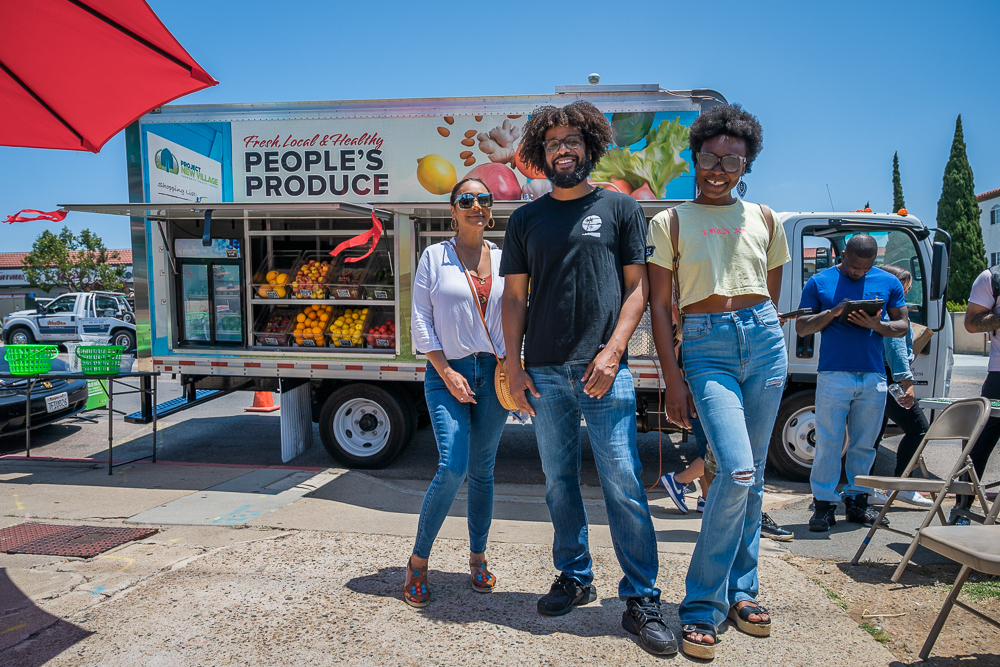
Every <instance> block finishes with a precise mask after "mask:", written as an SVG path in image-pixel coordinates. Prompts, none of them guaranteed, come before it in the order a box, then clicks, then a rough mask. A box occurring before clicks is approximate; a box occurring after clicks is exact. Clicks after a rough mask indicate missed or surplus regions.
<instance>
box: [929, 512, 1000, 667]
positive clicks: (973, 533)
mask: <svg viewBox="0 0 1000 667" xmlns="http://www.w3.org/2000/svg"><path fill="white" fill-rule="evenodd" d="M997 510H1000V502H998V501H993V508H992V509H991V510H990V512H989V514H987V515H986V519H985V522H984V525H982V526H932V527H930V528H924V529H922V530H921V531H920V544H922V545H923V546H925V547H927V548H928V549H930V550H931V551H935V552H937V553H939V554H941V555H942V556H947V557H948V558H950V559H951V560H953V561H955V562H956V563H961V565H962V569H961V570H960V571H959V573H958V576H957V577H956V578H955V585H954V586H952V587H951V592H950V593H948V597H947V598H945V601H944V605H943V606H942V607H941V612H940V613H939V614H938V617H937V620H936V621H934V626H933V627H932V628H931V631H930V633H929V634H928V635H927V640H926V641H925V642H924V647H923V648H922V649H920V659H921V660H927V656H929V655H930V653H931V649H932V648H934V642H936V641H937V638H938V635H939V634H941V629H942V628H943V627H944V624H945V621H947V620H948V614H950V613H951V608H952V607H953V606H954V605H956V604H957V605H958V606H959V607H961V608H962V609H964V610H966V611H967V612H969V613H970V614H974V615H976V616H978V617H979V618H981V619H983V620H984V621H986V622H987V623H990V624H991V625H994V626H995V627H997V628H1000V621H998V620H997V619H994V618H990V617H989V616H987V615H986V614H984V613H982V612H981V611H979V610H978V609H973V608H972V607H970V606H969V605H967V604H965V603H964V602H960V601H959V600H958V594H959V593H960V592H961V591H962V586H963V585H964V584H965V580H966V579H968V578H969V574H971V573H972V571H973V570H975V571H977V572H982V573H984V574H993V575H1000V526H998V525H996V518H997Z"/></svg>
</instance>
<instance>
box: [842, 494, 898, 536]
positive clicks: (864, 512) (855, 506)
mask: <svg viewBox="0 0 1000 667" xmlns="http://www.w3.org/2000/svg"><path fill="white" fill-rule="evenodd" d="M843 500H844V509H845V510H846V512H845V514H846V515H847V520H848V521H850V522H852V523H860V524H863V525H864V526H867V527H869V528H870V527H871V526H872V524H874V523H875V519H877V518H878V515H879V511H878V510H876V509H875V508H874V507H872V506H871V505H869V504H868V494H867V493H859V494H858V495H856V496H845V497H844V499H843ZM879 525H882V526H888V525H889V519H887V518H886V517H882V523H881V524H879Z"/></svg>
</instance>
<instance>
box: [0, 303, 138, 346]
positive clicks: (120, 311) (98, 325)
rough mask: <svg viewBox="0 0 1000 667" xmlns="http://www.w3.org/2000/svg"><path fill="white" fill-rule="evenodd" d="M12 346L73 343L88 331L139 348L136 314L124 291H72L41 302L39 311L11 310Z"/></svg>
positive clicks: (7, 328) (8, 331) (7, 331)
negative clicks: (136, 334) (137, 345)
mask: <svg viewBox="0 0 1000 667" xmlns="http://www.w3.org/2000/svg"><path fill="white" fill-rule="evenodd" d="M3 330H4V331H3V336H4V341H5V342H6V344H8V345H31V344H34V343H54V344H59V343H72V342H79V341H81V340H83V336H84V335H87V334H93V335H105V336H108V338H109V340H110V342H111V344H112V345H121V346H123V347H125V349H126V350H128V351H132V350H134V349H135V313H134V311H133V310H132V306H131V305H130V304H129V302H128V300H127V299H126V298H125V295H124V294H119V293H117V292H70V293H68V294H63V295H62V296H59V297H56V298H55V299H52V300H51V301H49V302H48V303H45V304H39V305H38V308H37V309H35V310H22V311H17V312H14V313H10V314H9V315H7V316H6V317H5V318H4V319H3Z"/></svg>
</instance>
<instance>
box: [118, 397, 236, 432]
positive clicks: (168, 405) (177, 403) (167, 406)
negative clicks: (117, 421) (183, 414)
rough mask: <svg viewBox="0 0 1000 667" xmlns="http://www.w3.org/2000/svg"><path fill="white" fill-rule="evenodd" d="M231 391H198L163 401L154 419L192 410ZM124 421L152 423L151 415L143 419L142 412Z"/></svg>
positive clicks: (133, 414) (134, 413)
mask: <svg viewBox="0 0 1000 667" xmlns="http://www.w3.org/2000/svg"><path fill="white" fill-rule="evenodd" d="M231 393H232V390H225V389H198V390H196V391H195V392H194V396H193V397H190V396H179V397H177V398H172V399H170V400H169V401H164V402H163V403H159V404H157V406H156V418H157V419H163V418H164V417H166V416H167V415H172V414H174V413H175V412H180V411H182V410H187V409H188V408H193V407H194V406H196V405H201V404H202V403H208V402H209V401H211V400H214V399H216V398H221V397H223V396H225V395H226V394H231ZM125 421H127V422H128V423H130V424H149V423H150V422H152V421H153V415H152V414H149V415H148V416H146V417H144V416H143V414H142V410H139V411H138V412H133V413H132V414H129V415H125Z"/></svg>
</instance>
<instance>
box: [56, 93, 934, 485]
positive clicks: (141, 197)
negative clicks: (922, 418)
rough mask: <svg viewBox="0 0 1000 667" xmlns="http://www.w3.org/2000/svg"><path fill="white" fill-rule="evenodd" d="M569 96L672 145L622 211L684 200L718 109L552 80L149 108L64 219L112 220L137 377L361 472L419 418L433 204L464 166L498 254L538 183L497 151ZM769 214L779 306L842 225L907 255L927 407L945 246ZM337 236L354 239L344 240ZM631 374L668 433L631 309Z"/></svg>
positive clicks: (439, 211)
mask: <svg viewBox="0 0 1000 667" xmlns="http://www.w3.org/2000/svg"><path fill="white" fill-rule="evenodd" d="M578 99H586V100H588V101H591V102H593V103H594V104H595V105H597V106H598V108H600V109H601V110H602V111H604V112H605V113H606V114H607V115H608V116H609V119H611V121H612V125H613V127H614V129H615V137H616V142H617V145H616V147H615V150H617V151H619V157H621V158H622V159H624V160H628V159H633V158H634V159H639V158H641V157H642V155H643V154H642V153H641V151H643V149H644V148H645V147H647V146H648V145H650V143H654V142H663V145H667V146H672V148H671V150H672V151H673V153H672V155H671V157H670V161H671V164H666V163H664V164H663V165H662V167H663V168H662V169H661V170H658V171H657V173H656V175H655V176H654V177H652V178H651V179H650V180H652V181H654V183H653V184H652V185H651V187H650V184H649V183H644V184H643V186H647V187H640V186H639V185H638V184H637V183H631V184H630V183H628V182H624V181H622V182H618V181H615V182H616V183H618V185H617V186H611V185H606V186H607V187H618V188H622V189H624V190H632V189H635V191H636V193H637V194H636V196H637V198H641V197H642V196H646V195H639V194H638V193H640V192H649V191H651V190H653V189H655V190H656V193H655V195H654V196H655V197H657V198H656V199H654V200H647V199H642V200H641V201H640V204H641V205H642V207H643V210H644V211H645V213H646V216H647V218H651V217H652V216H653V215H655V214H656V213H658V212H659V211H662V210H664V209H665V208H667V207H669V206H673V205H676V204H677V203H679V202H681V201H685V200H689V199H692V198H693V197H694V181H693V168H691V165H690V159H691V158H690V155H689V151H688V150H687V148H686V145H687V141H686V128H687V127H688V126H690V124H691V122H693V120H694V119H695V118H697V116H698V115H699V114H700V113H701V112H702V111H703V110H704V109H707V108H709V107H710V106H712V105H715V104H719V103H722V102H724V101H725V100H724V99H723V98H722V96H721V95H719V94H718V93H715V92H713V91H669V92H668V91H663V90H661V89H660V88H659V86H634V87H629V86H585V87H584V86H577V87H570V86H568V87H563V88H558V89H557V92H556V94H554V95H534V96H511V97H490V98H437V99H412V100H372V101H358V102H309V103H290V104H236V105H210V106H167V107H163V108H162V109H159V110H156V111H155V112H153V113H150V114H147V115H146V116H144V117H143V118H141V119H140V120H139V121H138V122H137V123H135V124H133V125H132V126H130V127H129V128H128V130H127V132H126V142H127V153H128V165H129V192H130V199H131V202H130V203H129V204H120V205H95V206H90V205H75V206H69V207H67V208H71V209H74V210H81V211H94V212H105V213H119V214H122V215H127V216H129V218H130V221H131V231H132V241H133V262H134V269H135V292H136V313H137V319H138V356H139V365H140V369H142V370H156V371H161V372H167V373H176V374H180V376H181V379H182V382H183V383H184V384H185V387H186V390H187V391H186V395H187V396H188V397H189V398H190V399H191V401H190V402H189V403H188V404H194V403H195V402H196V401H198V400H205V399H207V398H210V397H211V395H212V392H219V393H220V395H221V393H223V392H229V391H234V390H257V391H260V390H280V391H281V393H282V410H281V420H282V452H283V456H284V457H285V459H286V460H287V459H288V458H291V457H293V456H295V455H296V454H297V453H298V452H301V451H302V450H303V449H304V448H305V447H306V446H308V445H309V444H311V437H312V422H313V421H317V422H318V423H319V432H320V435H321V438H322V440H323V444H324V445H325V446H326V448H327V449H328V450H329V451H330V453H331V454H332V455H333V456H334V457H336V458H337V459H338V460H340V461H341V462H343V463H345V464H348V465H352V466H356V467H379V466H383V465H385V464H387V463H388V462H389V461H391V460H392V458H394V457H395V456H396V455H397V454H398V453H399V451H401V450H402V448H403V447H405V446H406V444H407V443H408V442H409V441H410V439H411V438H412V435H413V433H414V431H415V430H416V428H417V427H418V425H419V423H420V421H421V415H423V414H425V408H424V407H423V389H422V381H423V373H424V368H425V366H426V359H425V358H423V357H422V356H421V355H420V354H418V353H417V351H416V350H415V349H414V348H413V343H412V340H411V338H410V332H409V315H410V305H411V294H412V280H413V270H414V267H415V266H416V263H417V261H418V259H419V257H420V253H421V252H423V250H424V249H425V248H426V247H427V246H428V245H429V244H431V243H436V242H438V241H441V240H444V239H446V238H448V237H449V236H450V235H451V233H452V232H451V231H450V229H449V222H450V212H449V207H448V202H447V193H448V192H449V191H450V189H451V186H452V185H453V184H454V183H455V181H456V180H457V179H460V178H462V177H463V176H465V175H467V174H469V173H473V175H476V176H479V177H482V178H484V180H486V182H487V184H488V185H489V186H490V188H491V190H492V191H493V192H494V195H495V197H496V199H497V200H498V201H497V203H496V205H495V207H494V209H493V212H494V218H495V219H496V226H495V228H493V229H491V230H488V231H487V232H486V235H487V237H488V238H490V240H492V241H494V242H496V243H497V244H498V245H501V246H502V242H503V234H504V229H505V227H506V222H507V219H508V217H509V216H510V214H511V212H512V211H514V210H515V209H516V208H517V207H518V206H520V205H522V204H523V203H524V201H525V200H526V199H528V198H531V197H533V196H537V195H538V193H539V192H544V190H545V185H546V182H545V179H544V178H532V177H533V176H538V175H537V174H532V173H530V171H528V170H527V169H526V168H524V166H523V165H520V164H518V163H517V161H516V159H515V151H516V147H517V141H518V140H519V136H520V128H521V127H522V126H523V123H524V121H525V120H526V119H527V118H528V115H529V114H530V112H531V111H532V110H533V109H535V108H536V107H538V106H541V105H545V104H553V105H565V104H568V103H569V102H572V101H575V100H578ZM669 142H673V144H670V143H669ZM659 148H660V149H662V148H663V146H659ZM661 153H662V150H661ZM636 156H638V157H636ZM605 173H607V172H605ZM607 180H609V181H610V180H611V178H610V177H609V178H608V179H607ZM783 221H784V224H785V226H786V231H787V234H788V238H789V242H790V244H791V246H792V256H793V262H792V264H791V265H790V266H788V267H786V271H785V288H784V289H783V290H782V302H781V303H779V304H778V305H779V309H781V310H790V309H791V308H792V307H794V304H795V303H797V299H798V293H799V292H800V291H801V287H802V284H803V281H804V279H807V278H808V275H809V271H815V270H818V269H819V268H821V264H822V263H823V262H827V263H829V262H833V261H836V257H837V255H838V253H839V252H840V250H841V249H842V242H843V241H844V239H845V238H846V237H847V236H848V235H849V234H850V233H854V232H855V231H857V230H858V229H861V228H864V230H865V231H871V232H873V233H877V234H879V235H880V236H879V238H881V239H882V241H880V244H881V245H883V246H885V248H886V251H885V253H883V255H884V257H890V258H892V259H894V260H898V261H903V262H910V264H907V268H910V269H911V271H914V270H915V271H916V272H917V273H915V274H914V275H915V276H916V275H919V276H920V278H919V282H918V283H917V285H919V286H920V288H919V293H920V301H919V303H917V302H916V301H915V302H914V303H913V304H912V306H911V313H913V316H914V319H915V320H916V321H922V323H924V324H926V325H927V326H929V327H931V328H932V329H936V330H937V331H938V332H939V335H938V336H936V337H935V338H936V340H935V341H934V344H933V345H932V346H930V347H931V351H930V352H929V353H928V354H927V355H925V356H927V357H928V359H927V360H926V361H924V360H922V359H921V360H918V362H917V363H916V364H915V366H916V368H917V370H919V373H920V375H918V389H917V394H918V396H923V395H938V396H940V395H943V394H944V393H945V392H946V388H947V387H946V385H947V371H946V368H950V366H946V365H945V364H944V362H943V361H942V360H946V359H947V355H948V353H949V352H948V350H949V349H950V346H951V342H950V341H951V338H950V330H949V329H948V328H947V325H948V321H947V318H946V317H945V316H944V315H943V303H944V301H943V299H944V295H943V290H944V285H943V283H941V284H935V283H934V281H933V279H932V278H933V276H937V275H939V274H940V272H941V268H940V267H941V266H942V261H943V266H944V274H943V275H947V253H946V252H945V251H944V250H943V244H942V246H941V248H940V249H939V248H938V246H937V245H935V244H933V243H932V240H931V239H930V238H929V231H928V230H927V229H926V228H925V227H924V226H923V225H922V224H921V223H920V222H919V221H918V220H916V218H913V217H908V218H900V217H898V216H885V215H870V214H869V215H861V214H851V217H847V215H846V214H838V213H822V214H786V215H785V216H784V218H783ZM376 230H381V231H380V233H379V232H377V231H376ZM376 237H377V242H375V240H376ZM351 239H357V240H358V245H356V246H351V247H346V248H345V246H349V245H350V244H349V243H348V242H349V241H350V240H351ZM817 239H820V241H817ZM890 241H891V243H890ZM907 243H908V244H909V245H907ZM823 244H826V245H825V246H824V245H823ZM800 245H801V246H802V247H800ZM369 250H370V252H368V251H369ZM890 251H891V252H890ZM366 252H367V253H368V254H365V253H366ZM332 253H335V254H332ZM362 255H364V257H362ZM820 256H822V258H823V259H822V260H820V259H817V258H818V257H820ZM354 260H358V261H354ZM830 265H832V264H830ZM932 274H933V276H932ZM935 285H936V286H935ZM935 289H937V291H935ZM917 292H918V290H917V288H916V287H915V288H914V290H913V292H912V293H913V294H916V293H917ZM920 318H923V319H922V320H921V319H920ZM785 327H786V336H788V343H789V355H790V362H791V363H790V367H789V368H790V376H789V383H788V387H789V388H788V391H787V393H786V402H787V404H783V406H782V414H783V415H785V421H784V422H783V423H781V424H779V425H777V426H776V428H775V433H776V434H778V433H779V432H780V434H781V435H780V437H778V436H776V437H777V438H778V440H777V441H776V443H775V444H779V445H780V446H778V447H777V449H778V453H777V454H775V453H774V450H775V444H772V459H773V461H774V463H775V464H776V465H777V466H778V467H779V469H781V470H782V471H783V472H785V473H786V474H789V475H792V476H798V477H802V475H803V474H805V475H807V474H808V470H809V467H808V466H809V464H810V462H811V454H810V450H809V447H808V444H809V441H810V438H811V437H812V436H811V431H810V428H809V418H808V417H809V409H811V401H810V400H806V399H807V398H808V396H809V395H810V394H809V392H810V390H811V386H813V385H814V383H815V363H816V359H815V356H816V355H817V354H818V345H817V344H816V341H815V340H811V341H802V340H796V338H795V336H794V330H793V329H792V325H791V323H789V324H786V325H785ZM629 367H630V369H631V371H632V375H633V379H634V382H635V386H636V390H637V406H636V409H637V413H638V418H639V424H640V428H641V429H643V430H651V429H663V430H672V428H673V427H672V426H671V425H670V424H668V423H666V420H665V418H664V415H663V414H662V412H660V410H661V408H660V407H659V401H658V398H657V396H658V392H659V390H660V389H661V388H662V380H661V375H660V373H659V366H658V363H657V359H656V351H655V348H654V346H653V343H652V336H651V334H650V331H649V323H648V316H647V318H646V319H644V321H643V324H641V325H640V327H639V329H638V330H637V331H636V334H635V336H634V337H633V339H632V341H631V343H630V345H629ZM921 383H926V384H923V385H922V384H921ZM199 392H201V393H200V394H199ZM199 396H201V397H202V399H199V398H198V397H199ZM183 404H184V402H183V401H182V405H181V406H180V407H183ZM172 409H177V406H174V407H173V408H172ZM151 410H152V407H151V406H145V407H144V413H145V414H147V415H148V414H151ZM789 411H790V412H789ZM786 413H787V414H786ZM788 415H791V416H788ZM779 422H781V419H780V418H779ZM802 438H805V440H804V442H805V444H799V443H801V442H802ZM781 443H783V444H781ZM784 454H787V456H784V458H782V456H783V455H784Z"/></svg>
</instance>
